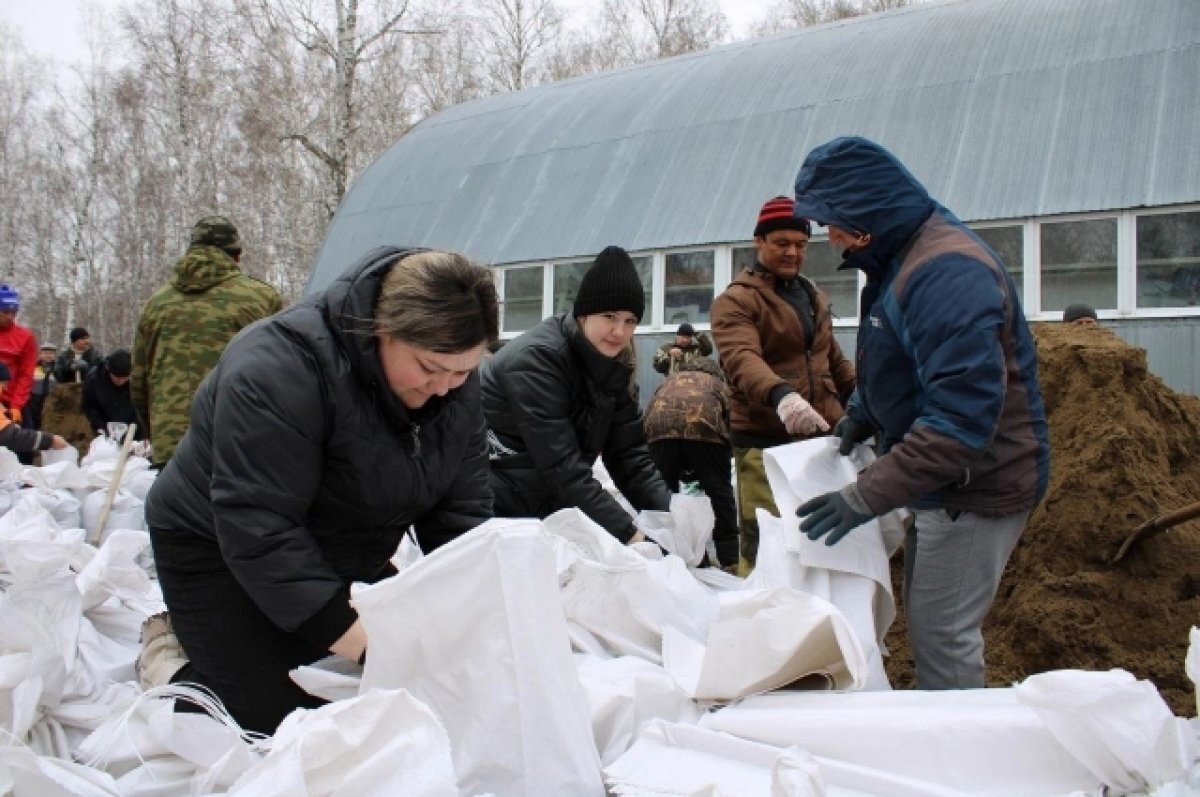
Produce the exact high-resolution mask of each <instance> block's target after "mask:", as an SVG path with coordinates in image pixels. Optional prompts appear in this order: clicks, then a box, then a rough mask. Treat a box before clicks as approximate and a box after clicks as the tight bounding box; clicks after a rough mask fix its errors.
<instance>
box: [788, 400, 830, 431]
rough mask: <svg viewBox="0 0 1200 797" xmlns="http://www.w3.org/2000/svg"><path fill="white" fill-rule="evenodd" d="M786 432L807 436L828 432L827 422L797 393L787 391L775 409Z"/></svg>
mask: <svg viewBox="0 0 1200 797" xmlns="http://www.w3.org/2000/svg"><path fill="white" fill-rule="evenodd" d="M775 411H776V412H778V413H779V420H781V421H783V428H785V429H787V432H788V434H795V435H802V436H805V437H807V436H809V435H814V434H817V433H818V432H828V431H829V424H828V423H826V422H825V419H824V418H822V417H821V413H819V412H817V411H816V410H814V409H813V408H812V405H811V404H809V403H808V402H807V401H805V400H804V396H801V395H800V394H799V393H788V394H787V395H786V396H784V397H783V401H781V402H779V406H778V407H777V408H776V410H775Z"/></svg>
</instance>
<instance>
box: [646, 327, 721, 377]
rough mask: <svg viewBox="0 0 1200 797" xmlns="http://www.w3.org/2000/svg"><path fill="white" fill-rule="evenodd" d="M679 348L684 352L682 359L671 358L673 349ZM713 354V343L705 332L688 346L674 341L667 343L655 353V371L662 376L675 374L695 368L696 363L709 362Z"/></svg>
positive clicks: (698, 335)
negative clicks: (679, 344) (699, 361)
mask: <svg viewBox="0 0 1200 797" xmlns="http://www.w3.org/2000/svg"><path fill="white" fill-rule="evenodd" d="M674 348H678V349H680V350H681V351H682V352H683V355H682V356H681V357H674V358H673V357H671V349H674ZM712 352H713V345H712V341H711V340H709V339H708V335H705V334H704V333H703V332H701V333H699V334H697V335H696V336H695V337H694V338H692V342H691V343H690V344H689V345H687V346H678V345H677V344H676V343H675V341H674V339H672V340H669V341H667V342H666V343H664V344H663V345H661V346H659V347H658V351H656V352H654V370H655V371H658V372H659V373H660V374H663V375H666V374H673V373H675V372H676V371H678V370H680V369H681V368H682V369H688V368H692V367H694V365H695V363H696V361H698V360H707V359H708V358H709V355H711V354H712Z"/></svg>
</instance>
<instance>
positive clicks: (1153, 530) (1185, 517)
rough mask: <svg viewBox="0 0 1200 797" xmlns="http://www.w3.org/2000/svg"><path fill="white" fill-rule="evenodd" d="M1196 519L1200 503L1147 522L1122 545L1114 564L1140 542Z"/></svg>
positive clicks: (1199, 516) (1134, 531)
mask: <svg viewBox="0 0 1200 797" xmlns="http://www.w3.org/2000/svg"><path fill="white" fill-rule="evenodd" d="M1196 518H1200V502H1197V503H1194V504H1188V505H1187V506H1185V507H1183V508H1182V509H1176V510H1175V511H1174V512H1167V513H1166V514H1163V515H1159V516H1158V517H1155V518H1151V519H1150V520H1147V521H1146V522H1145V523H1143V524H1142V525H1140V526H1138V527H1137V528H1136V529H1134V530H1133V531H1132V532H1130V534H1129V536H1128V537H1126V538H1125V541H1124V542H1123V543H1121V547H1120V548H1118V549H1117V553H1116V555H1115V556H1114V557H1113V558H1112V561H1113V563H1114V564H1116V563H1117V562H1119V561H1121V559H1123V558H1124V557H1125V554H1127V553H1129V549H1130V548H1132V547H1133V546H1134V545H1135V544H1136V543H1138V542H1139V541H1141V540H1145V539H1149V538H1150V537H1153V536H1154V535H1155V534H1160V533H1162V532H1164V531H1166V530H1167V529H1169V528H1171V527H1172V526H1178V525H1179V524H1180V523H1187V522H1188V521H1189V520H1195V519H1196Z"/></svg>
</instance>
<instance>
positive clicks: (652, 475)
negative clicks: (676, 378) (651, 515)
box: [603, 396, 671, 512]
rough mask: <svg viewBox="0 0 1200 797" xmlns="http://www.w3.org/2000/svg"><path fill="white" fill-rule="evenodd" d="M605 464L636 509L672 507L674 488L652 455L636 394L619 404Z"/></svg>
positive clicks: (604, 456)
mask: <svg viewBox="0 0 1200 797" xmlns="http://www.w3.org/2000/svg"><path fill="white" fill-rule="evenodd" d="M603 459H604V467H605V468H607V469H608V475H610V476H612V479H613V482H614V483H615V484H616V485H617V488H618V489H620V491H621V494H622V495H624V496H625V497H626V498H628V499H629V503H631V504H633V508H634V509H656V510H659V511H663V512H665V511H666V510H668V509H670V508H671V491H670V490H669V489H668V488H667V483H666V482H665V481H663V477H662V474H661V473H660V472H659V470H658V467H657V466H656V465H655V464H654V460H652V459H651V458H650V451H649V450H648V449H647V447H646V434H645V431H644V429H643V427H642V413H641V410H640V409H639V408H638V402H637V399H636V397H633V396H630V397H629V398H628V400H626V401H622V402H621V403H620V404H618V405H617V408H616V412H615V413H614V414H613V421H612V426H611V427H609V430H608V439H607V440H606V441H605V445H604V454H603Z"/></svg>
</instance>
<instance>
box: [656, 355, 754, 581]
mask: <svg viewBox="0 0 1200 797" xmlns="http://www.w3.org/2000/svg"><path fill="white" fill-rule="evenodd" d="M642 426H643V429H644V430H645V432H646V442H647V443H649V447H650V457H651V458H652V459H653V460H654V464H655V465H657V466H658V469H659V471H661V472H662V475H663V480H664V481H666V483H667V486H668V487H670V488H671V491H672V492H679V482H680V481H681V480H684V479H685V478H686V479H693V478H694V479H695V480H696V481H698V482H700V489H702V490H704V494H705V495H707V496H708V500H709V501H710V502H711V503H712V508H713V515H714V518H715V522H714V525H713V545H714V547H715V548H716V551H717V561H718V562H719V563H720V565H721V567H724V568H726V569H727V570H731V571H732V570H733V569H734V568H736V566H737V563H738V519H737V504H736V503H735V502H734V498H733V484H732V480H731V478H730V473H729V464H730V458H731V456H732V449H731V448H730V445H729V388H727V387H726V386H725V381H724V379H722V378H721V369H720V368H718V367H717V364H716V363H715V362H713V361H712V360H711V359H709V358H707V357H693V358H689V359H688V360H687V361H686V362H683V363H681V364H677V365H676V368H675V370H674V371H673V372H672V373H671V375H670V376H668V377H667V378H666V380H665V381H664V382H663V383H662V384H661V385H659V386H658V389H657V390H655V391H654V395H653V396H651V397H650V403H649V404H648V405H647V406H646V414H645V415H644V416H643V418H642Z"/></svg>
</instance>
